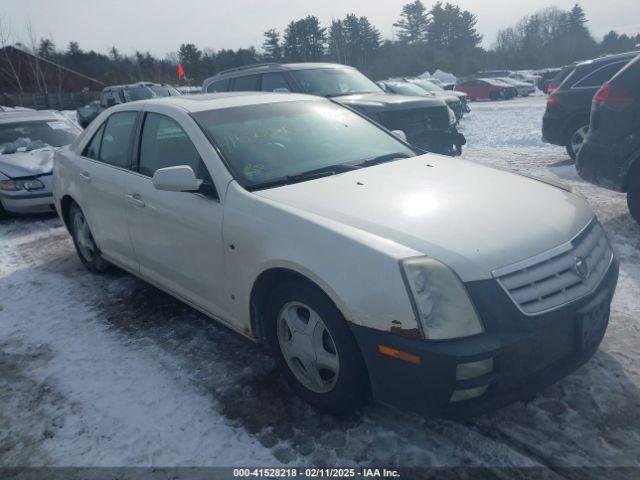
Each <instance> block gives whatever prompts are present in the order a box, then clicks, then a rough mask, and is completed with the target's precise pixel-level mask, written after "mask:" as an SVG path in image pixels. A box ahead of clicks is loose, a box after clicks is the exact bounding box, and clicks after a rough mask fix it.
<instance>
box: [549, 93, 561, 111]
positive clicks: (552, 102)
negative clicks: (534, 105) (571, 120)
mask: <svg viewBox="0 0 640 480" xmlns="http://www.w3.org/2000/svg"><path fill="white" fill-rule="evenodd" d="M559 104H560V96H558V95H549V97H548V98H547V108H551V107H555V106H556V105H559Z"/></svg>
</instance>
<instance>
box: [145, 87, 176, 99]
mask: <svg viewBox="0 0 640 480" xmlns="http://www.w3.org/2000/svg"><path fill="white" fill-rule="evenodd" d="M149 88H150V89H151V91H152V92H153V93H155V94H156V95H157V96H158V97H175V96H176V95H180V92H179V91H178V90H176V89H175V88H173V87H170V86H165V85H163V86H156V85H154V86H149Z"/></svg>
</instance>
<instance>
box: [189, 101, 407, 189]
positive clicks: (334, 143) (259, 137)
mask: <svg viewBox="0 0 640 480" xmlns="http://www.w3.org/2000/svg"><path fill="white" fill-rule="evenodd" d="M192 116H193V118H194V119H195V120H196V122H198V124H199V125H200V127H201V128H202V129H203V130H204V131H205V133H206V134H207V136H208V137H209V139H210V140H211V141H212V142H213V143H214V144H215V145H216V146H217V147H218V148H219V150H220V152H221V153H222V156H223V158H224V160H225V162H226V163H227V166H228V167H229V169H230V170H231V171H232V173H233V174H234V176H235V178H236V179H237V180H238V182H239V183H240V184H241V185H243V186H244V187H246V188H248V189H250V190H251V189H255V188H260V187H261V186H275V185H276V184H277V183H278V182H281V183H288V177H291V176H296V175H300V174H304V173H305V172H309V171H314V170H317V169H324V168H329V167H334V166H336V173H337V171H338V168H337V167H340V166H341V167H346V166H349V165H357V164H360V163H362V162H364V161H366V160H371V159H374V158H378V157H382V156H385V155H391V157H390V158H389V159H393V158H397V157H413V156H415V155H416V153H415V152H414V151H413V150H411V149H410V148H409V147H407V146H406V145H405V144H404V143H402V142H400V141H399V140H398V139H397V138H395V137H394V136H393V135H392V134H389V133H387V132H385V131H384V130H382V129H381V128H379V127H377V126H376V125H374V124H373V123H371V122H370V121H368V120H365V119H364V118H362V117H361V116H359V115H357V114H356V113H353V112H352V111H350V110H348V109H346V108H344V107H341V106H338V105H336V104H334V103H331V102H323V101H309V100H301V101H292V102H282V103H268V104H262V105H249V106H243V107H233V108H225V109H218V110H210V111H205V112H197V113H194V114H192ZM396 154H397V157H396V156H395V155H396Z"/></svg>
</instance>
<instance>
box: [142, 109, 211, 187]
mask: <svg viewBox="0 0 640 480" xmlns="http://www.w3.org/2000/svg"><path fill="white" fill-rule="evenodd" d="M139 165H140V166H139V171H140V173H141V174H143V175H146V176H148V177H152V176H153V174H154V173H155V172H156V170H158V169H160V168H166V167H175V166H178V165H189V166H190V167H191V168H192V169H193V172H194V173H195V174H196V177H198V178H200V179H206V178H209V175H208V172H207V169H206V167H205V165H204V163H203V162H202V160H201V159H200V155H198V151H197V150H196V147H195V146H194V145H193V143H192V142H191V139H190V138H189V136H188V135H187V133H186V132H185V131H184V130H183V129H182V127H180V125H178V123H177V122H176V121H175V120H173V119H171V118H169V117H167V116H165V115H160V114H157V113H147V115H146V117H145V121H144V127H143V129H142V139H141V141H140V160H139Z"/></svg>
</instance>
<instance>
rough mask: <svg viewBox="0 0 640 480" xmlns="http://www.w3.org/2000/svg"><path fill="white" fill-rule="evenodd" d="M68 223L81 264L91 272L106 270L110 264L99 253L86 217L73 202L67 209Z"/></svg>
mask: <svg viewBox="0 0 640 480" xmlns="http://www.w3.org/2000/svg"><path fill="white" fill-rule="evenodd" d="M69 224H70V227H71V236H72V237H73V244H74V246H75V247H76V252H77V253H78V256H79V257H80V261H81V262H82V264H83V265H84V266H85V267H86V268H87V270H89V271H90V272H93V273H100V272H104V271H105V270H107V269H108V268H109V266H110V264H109V262H107V261H106V260H104V259H103V258H102V255H100V250H99V249H98V246H97V245H96V242H95V240H94V239H93V235H92V234H91V229H90V228H89V224H88V223H87V219H86V218H85V216H84V213H83V212H82V210H81V209H80V207H79V206H78V205H76V204H73V205H72V206H71V208H70V210H69Z"/></svg>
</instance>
